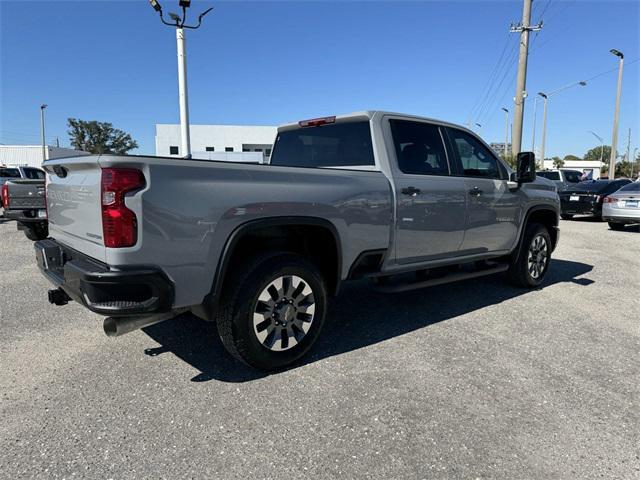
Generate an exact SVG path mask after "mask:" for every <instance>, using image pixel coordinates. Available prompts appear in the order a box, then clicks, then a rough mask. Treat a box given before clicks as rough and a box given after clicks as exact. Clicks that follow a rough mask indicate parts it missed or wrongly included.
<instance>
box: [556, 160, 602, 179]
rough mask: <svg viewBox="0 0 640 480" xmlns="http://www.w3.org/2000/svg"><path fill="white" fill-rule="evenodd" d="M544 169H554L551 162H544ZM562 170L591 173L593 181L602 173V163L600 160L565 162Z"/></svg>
mask: <svg viewBox="0 0 640 480" xmlns="http://www.w3.org/2000/svg"><path fill="white" fill-rule="evenodd" d="M544 168H545V169H549V170H554V169H555V168H556V167H555V166H554V165H553V160H545V161H544ZM562 168H566V169H567V170H579V171H581V172H583V173H584V172H587V173H589V172H591V174H592V177H591V178H593V179H594V180H597V179H598V178H600V174H601V171H602V162H600V160H565V161H564V164H563V165H562Z"/></svg>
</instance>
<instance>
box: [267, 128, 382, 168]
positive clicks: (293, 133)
mask: <svg viewBox="0 0 640 480" xmlns="http://www.w3.org/2000/svg"><path fill="white" fill-rule="evenodd" d="M270 163H271V165H278V166H287V167H311V168H332V167H359V166H371V165H375V161H374V158H373V147H372V144H371V130H370V128H369V122H368V121H357V122H342V123H333V124H330V125H321V126H317V127H307V128H296V129H293V130H285V131H283V132H278V137H277V138H276V143H275V145H274V147H273V152H272V154H271V162H270Z"/></svg>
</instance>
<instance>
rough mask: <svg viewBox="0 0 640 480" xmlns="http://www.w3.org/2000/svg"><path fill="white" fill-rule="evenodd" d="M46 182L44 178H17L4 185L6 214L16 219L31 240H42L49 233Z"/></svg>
mask: <svg viewBox="0 0 640 480" xmlns="http://www.w3.org/2000/svg"><path fill="white" fill-rule="evenodd" d="M43 173H44V172H43ZM44 182H45V181H44V178H43V179H35V180H30V179H15V180H7V181H6V182H5V183H4V184H3V185H2V190H1V196H2V205H3V207H4V216H5V218H6V219H8V220H15V221H16V222H17V223H18V230H23V231H24V234H25V235H26V236H27V238H28V239H29V240H42V239H44V238H47V236H48V235H49V228H48V224H47V210H46V199H45V183H44Z"/></svg>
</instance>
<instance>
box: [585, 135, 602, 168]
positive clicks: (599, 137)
mask: <svg viewBox="0 0 640 480" xmlns="http://www.w3.org/2000/svg"><path fill="white" fill-rule="evenodd" d="M589 132H590V133H591V135H593V136H594V137H596V138H597V139H598V140H600V166H601V167H602V157H603V156H604V138H602V137H601V136H600V135H598V134H597V133H596V132H593V131H591V130H589Z"/></svg>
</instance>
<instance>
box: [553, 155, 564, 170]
mask: <svg viewBox="0 0 640 480" xmlns="http://www.w3.org/2000/svg"><path fill="white" fill-rule="evenodd" d="M551 160H553V166H554V167H555V168H562V167H564V160H562V159H561V158H560V157H553V158H552V159H551Z"/></svg>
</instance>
